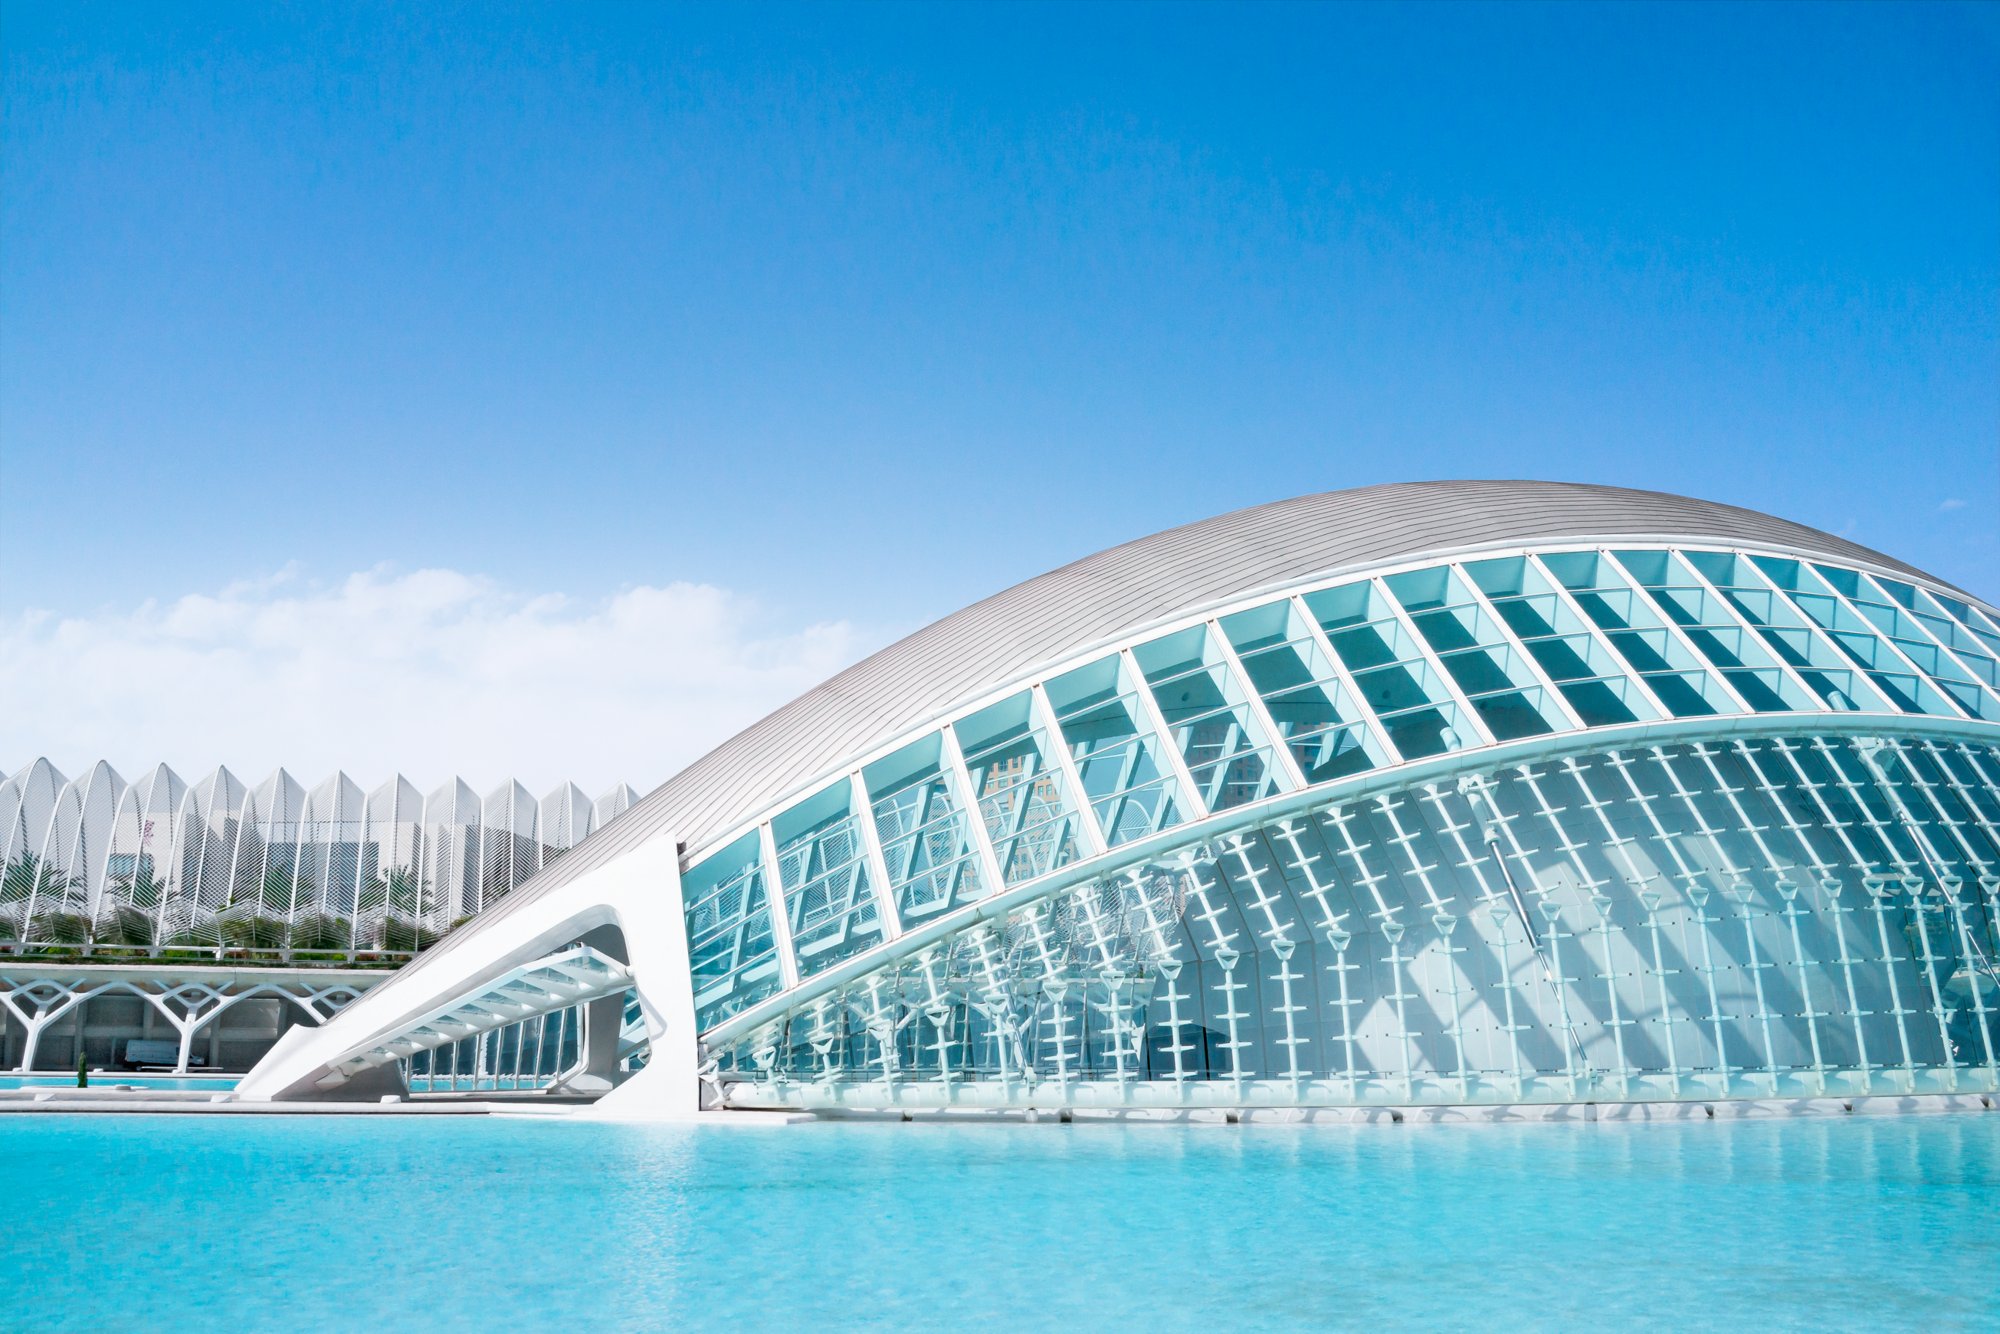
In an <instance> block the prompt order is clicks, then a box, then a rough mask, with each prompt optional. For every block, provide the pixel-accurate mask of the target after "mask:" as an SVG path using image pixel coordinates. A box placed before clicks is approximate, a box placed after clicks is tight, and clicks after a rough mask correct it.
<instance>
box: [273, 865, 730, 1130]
mask: <svg viewBox="0 0 2000 1334" xmlns="http://www.w3.org/2000/svg"><path fill="white" fill-rule="evenodd" d="M576 942H582V943H584V944H587V945H589V946H590V947H591V948H592V949H593V950H595V951H598V952H600V953H603V954H613V955H615V953H617V952H622V953H623V954H624V955H625V959H624V962H623V967H624V970H625V973H626V976H625V977H624V978H622V979H619V978H612V977H606V978H604V979H603V981H604V984H605V985H607V986H609V985H611V983H612V982H613V981H623V982H624V983H625V984H627V985H629V986H630V987H631V988H632V989H634V990H635V991H636V992H637V993H638V998H639V1004H640V1009H641V1011H642V1013H643V1014H644V1017H645V1023H646V1029H647V1033H648V1036H649V1039H650V1042H651V1049H652V1054H651V1057H650V1059H649V1060H648V1061H647V1064H646V1066H645V1068H644V1069H643V1070H641V1071H639V1072H638V1073H637V1074H635V1075H633V1076H632V1077H631V1078H630V1079H628V1080H627V1081H626V1082H625V1083H623V1084H621V1085H620V1086H619V1087H617V1088H616V1089H614V1090H612V1092H610V1093H609V1094H606V1095H605V1096H604V1097H603V1098H602V1099H600V1100H599V1101H598V1102H597V1103H596V1104H595V1105H594V1106H593V1107H592V1108H591V1109H590V1111H591V1113H592V1114H593V1115H598V1116H605V1117H626V1116H632V1117H638V1118H642V1119H675V1118H679V1117H689V1116H693V1115H695V1114H696V1113H697V1112H698V1111H699V1110H700V1095H699V1084H698V1078H697V1073H698V1069H699V1053H698V1049H697V1044H696V1035H695V1028H694V990H693V986H692V984H691V980H690V976H689V970H688V952H687V923H686V919H685V917H684V916H683V910H682V906H681V889H680V872H679V862H678V856H677V854H676V852H675V848H674V839H673V837H672V835H671V834H662V835H658V836H655V837H653V838H650V839H647V840H646V841H645V842H643V843H641V844H639V845H638V846H637V847H635V848H633V849H632V850H630V851H629V852H626V853H625V854H624V855H622V856H620V857H617V858H615V859H614V860H612V861H610V862H607V863H605V864H604V865H602V866H599V867H596V868H594V869H592V870H590V871H588V872H585V873H584V874H582V875H579V876H578V877H577V878H576V879H574V880H571V881H569V882H567V883H566V884H563V885H561V886H559V887H557V888H556V889H554V890H553V891H551V892H549V893H547V894H544V895H542V896H540V897H538V898H535V899H532V900H522V901H520V902H518V903H516V904H514V905H511V909H510V911H508V912H506V913H504V914H498V915H496V916H493V917H490V918H488V919H486V920H485V921H483V922H481V923H480V925H479V929H478V930H477V931H474V932H468V933H467V934H466V935H465V936H463V937H461V938H459V939H458V940H457V941H455V942H454V948H452V949H449V950H444V951H440V952H439V953H438V954H435V955H433V956H431V957H429V958H427V959H425V960H424V961H423V962H422V963H420V964H418V965H416V966H413V967H411V968H409V969H407V970H405V971H404V972H403V973H401V974H399V975H398V976H397V977H395V978H394V979H393V980H391V981H390V982H387V983H385V984H384V985H382V986H381V987H379V988H377V989H375V990H373V991H371V992H369V993H368V994H367V995H366V996H363V997H362V998H361V999H360V1000H358V1001H356V1002H355V1003H354V1004H352V1005H350V1006H348V1007H347V1008H346V1009H345V1010H343V1011H341V1012H340V1014H339V1015H337V1016H335V1017H334V1018H333V1019H332V1020H331V1021H330V1022H328V1023H327V1024H326V1025H325V1026H324V1027H321V1028H317V1029H305V1028H295V1029H292V1030H291V1031H290V1032H288V1033H287V1034H286V1035H285V1037H284V1038H283V1039H282V1040H281V1041H280V1042H279V1043H278V1045H277V1046H276V1047H274V1048H273V1049H272V1050H271V1052H270V1054H269V1055H267V1056H266V1057H265V1058H264V1059H263V1060H262V1061H260V1062H258V1064H257V1066H256V1068H254V1069H253V1070H251V1072H250V1073H249V1074H248V1075H246V1076H244V1078H243V1080H242V1081H241V1082H240V1083H239V1084H238V1085H237V1089H236V1095H235V1096H236V1097H237V1098H238V1099H239V1100H241V1101H246V1102H267V1101H282V1100H296V1099H301V1098H308V1099H310V1098H339V1097H341V1096H343V1095H346V1096H353V1095H354V1094H355V1093H362V1092H373V1091H374V1090H373V1088H372V1087H371V1086H370V1085H369V1084H368V1081H367V1080H365V1079H364V1080H356V1079H355V1077H354V1076H355V1075H356V1074H359V1073H365V1070H355V1069H351V1068H344V1066H345V1063H347V1062H348V1061H349V1059H350V1058H351V1057H352V1056H353V1054H354V1053H357V1052H369V1051H373V1050H375V1049H378V1048H380V1049H383V1050H387V1051H391V1052H394V1051H396V1050H397V1049H398V1048H399V1047H409V1046H410V1044H411V1041H412V1039H413V1035H414V1036H415V1038H416V1039H417V1040H419V1041H421V1040H422V1039H423V1035H420V1034H418V1033H417V1030H419V1029H421V1028H423V1027H425V1025H426V1024H428V1023H430V1022H431V1021H433V1020H436V1019H439V1018H440V1016H445V1017H447V1019H448V1018H449V1016H451V1015H453V1014H455V1013H456V1012H457V1011H458V1010H459V1009H460V1007H462V1006H466V1005H470V1006H471V1007H472V1008H473V1010H479V1011H484V1012H486V1013H487V1014H489V1016H490V1017H491V1018H493V1019H496V1020H498V1021H499V1022H505V1023H511V1022H515V1021H516V1020H517V1019H518V1018H519V1017H521V1015H522V1014H523V1013H532V1012H535V1008H534V1007H536V1006H538V1005H544V1004H546V1005H549V1006H550V1007H551V1008H554V1007H555V1002H556V1001H557V1000H558V999H560V997H559V996H550V997H546V998H544V999H543V1000H540V1001H537V1000H533V999H532V998H524V999H523V1004H522V1006H521V1007H516V1010H515V1011H514V1012H510V1011H509V1009H508V1006H507V1004H506V1002H505V997H506V995H507V992H508V987H509V985H510V982H525V983H527V984H528V985H529V986H534V987H540V988H541V989H542V990H544V991H549V992H557V991H559V988H558V987H556V986H553V985H550V984H548V980H547V979H545V978H544V979H539V980H538V979H537V970H538V968H543V967H546V966H547V962H548V960H549V958H550V956H552V955H557V954H559V953H560V952H561V951H563V950H564V949H565V948H566V947H569V946H571V945H573V944H574V943H576ZM572 957H575V956H572ZM557 971H559V972H563V975H564V976H566V977H569V978H570V980H569V981H568V982H565V983H563V984H562V986H563V987H568V988H576V987H578V986H579V985H580V982H579V980H578V979H577V978H576V977H573V976H570V974H569V973H567V972H566V971H564V970H561V969H558V970H557ZM585 989H587V988H585ZM496 991H497V992H499V996H498V997H497V998H494V993H495V992H496ZM600 994H607V993H600ZM488 998H493V999H494V1003H493V1004H492V1005H490V1006H489V1005H486V1004H485V1003H484V1001H485V1000H486V999H488ZM575 1003H577V1001H576V1000H575V999H573V998H572V999H569V1000H562V1001H561V1004H562V1005H565V1006H566V1005H569V1004H575ZM463 1020H464V1022H466V1023H471V1022H485V1021H484V1020H479V1019H476V1017H475V1015H474V1014H473V1013H472V1011H471V1010H468V1011H467V1012H466V1013H465V1014H464V1015H463ZM489 1026H490V1027H497V1026H499V1023H493V1024H491V1025H489ZM462 1036H466V1033H464V1032H459V1033H457V1034H456V1035H455V1036H453V1035H449V1034H447V1040H455V1037H462ZM593 1045H596V1044H593ZM602 1045H603V1047H604V1048H605V1050H606V1051H607V1052H609V1051H612V1050H615V1047H616V1044H615V1043H606V1044H602ZM600 1073H605V1074H609V1073H611V1072H610V1071H604V1072H600Z"/></svg>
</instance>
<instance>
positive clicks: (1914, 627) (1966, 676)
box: [1813, 565, 2000, 721]
mask: <svg viewBox="0 0 2000 1334" xmlns="http://www.w3.org/2000/svg"><path fill="white" fill-rule="evenodd" d="M1813 570H1814V571H1815V572H1816V573H1818V574H1819V576H1820V577H1821V578H1822V579H1825V580H1826V581H1827V582H1828V583H1829V584H1832V585H1833V586H1834V587H1835V588H1837V589H1839V590H1840V591H1841V592H1842V593H1843V594H1845V595H1846V596H1847V598H1848V600H1849V601H1850V602H1852V603H1853V604H1854V608H1855V610H1856V611H1858V612H1860V613H1861V616H1862V617H1863V619H1865V620H1866V621H1867V622H1868V623H1869V624H1871V625H1872V626H1873V627H1874V628H1875V629H1876V631H1878V632H1879V633H1881V634H1884V635H1887V636H1888V637H1889V638H1890V639H1891V640H1893V641H1894V642H1895V645H1896V647H1897V648H1898V649H1900V650H1901V651H1902V654H1903V656H1904V657H1905V658H1907V659H1909V660H1910V661H1911V662H1912V663H1915V664H1916V666H1917V669H1918V670H1919V671H1921V672H1923V673H1924V675H1925V676H1926V677H1927V678H1929V680H1930V682H1931V684H1932V685H1934V686H1936V687H1937V688H1938V690H1939V691H1941V692H1942V693H1943V694H1945V695H1946V696H1947V697H1949V698H1950V699H1951V700H1952V702H1953V703H1955V704H1957V705H1958V706H1959V707H1960V708H1961V709H1963V710H1964V711H1965V712H1966V713H1969V714H1971V715H1972V716H1973V717H1975V718H1984V719H1986V720H1988V721H1995V720H2000V699H1994V698H1992V697H1991V696H1988V695H1987V694H1986V693H1985V692H1984V691H1982V690H1980V689H1979V684H1980V677H1978V676H1975V675H1974V674H1973V671H1972V670H1971V669H1970V668H1969V667H1968V666H1967V664H1966V662H1965V661H1962V660H1961V658H1960V657H1959V656H1957V655H1955V654H1952V653H1948V652H1946V651H1945V649H1944V648H1942V647H1940V645H1939V643H1938V640H1937V639H1934V638H1933V637H1932V635H1933V633H1934V632H1933V631H1932V630H1931V628H1930V627H1929V626H1928V625H1927V624H1925V623H1924V622H1923V621H1922V620H1921V618H1919V617H1918V616H1917V615H1916V613H1915V612H1914V611H1912V610H1911V609H1910V607H1909V604H1908V603H1906V602H1904V601H1903V600H1902V599H1900V598H1896V597H1894V596H1893V595H1892V594H1890V593H1888V592H1886V591H1884V589H1883V587H1882V585H1881V584H1879V583H1878V582H1877V581H1876V580H1874V579H1871V578H1869V577H1868V576H1867V575H1865V574H1861V573H1858V572H1856V571H1853V570H1843V569H1840V568H1838V567H1837V566H1830V565H1815V566H1813ZM1903 591H1904V593H1905V594H1913V593H1914V592H1915V590H1914V589H1911V588H1908V587H1907V586H1906V587H1905V588H1904V590H1903ZM1939 619H1942V618H1939ZM1966 638H1967V639H1970V636H1966ZM1979 660H1980V661H1983V662H1985V663H1987V664H1989V665H1990V664H1991V662H1992V660H1991V659H1989V658H1984V657H1983V655H1982V656H1981V657H1980V659H1979Z"/></svg>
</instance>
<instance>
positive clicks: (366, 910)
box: [355, 866, 438, 953]
mask: <svg viewBox="0 0 2000 1334" xmlns="http://www.w3.org/2000/svg"><path fill="white" fill-rule="evenodd" d="M429 887H430V882H429V881H428V880H425V879H424V878H423V877H422V876H420V875H418V874H417V872H416V870H415V868H413V867H408V866H392V867H390V868H389V869H388V870H387V871H384V872H382V873H381V874H379V875H377V876H376V877H375V878H374V879H373V880H372V881H370V882H369V883H368V886H367V887H366V888H365V889H363V890H362V891H361V899H360V902H359V904H357V905H356V907H357V911H356V913H355V916H356V917H358V918H360V919H361V920H363V921H367V920H368V919H369V918H370V917H371V916H372V915H373V914H375V913H377V912H380V913H381V914H382V916H381V919H380V920H379V921H377V922H375V923H374V930H373V931H371V932H370V933H369V934H370V935H371V936H372V937H373V938H374V941H375V947H376V948H377V949H384V950H407V951H410V952H412V953H414V952H416V951H418V950H423V949H428V948H429V947H430V946H432V945H434V944H436V943H437V940H438V933H437V932H436V931H434V930H431V929H430V928H428V927H426V926H424V925H423V922H422V919H421V915H422V912H423V900H424V891H425V890H426V889H428V888H429Z"/></svg>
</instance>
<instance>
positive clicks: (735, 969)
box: [681, 833, 780, 1030]
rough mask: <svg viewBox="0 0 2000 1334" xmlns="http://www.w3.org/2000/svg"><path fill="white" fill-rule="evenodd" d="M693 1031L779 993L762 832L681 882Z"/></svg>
mask: <svg viewBox="0 0 2000 1334" xmlns="http://www.w3.org/2000/svg"><path fill="white" fill-rule="evenodd" d="M681 902H682V904H683V906H684V909H685V911H686V914H687V931H688V967H689V971H690V972H691V973H692V974H693V978H694V1018H695V1027H696V1028H699V1029H702V1030H707V1029H710V1028H713V1027H715V1025H717V1024H719V1023H721V1022H722V1021H723V1020H724V1019H727V1018H728V1017H729V1016H730V1015H732V1014H735V1013H736V1012H737V1011H739V1010H742V1009H745V1008H746V1007H748V1006H751V1005H754V1004H756V1003H757V1002H758V1001H760V1000H763V999H764V998H765V997H766V996H771V995H775V994H776V993H777V990H778V987H779V984H780V978H779V975H778V946H777V941H776V940H775V938H774V937H773V936H772V934H771V906H770V898H769V896H767V895H766V894H765V892H764V868H763V866H762V864H761V862H760V860H759V852H758V839H757V836H756V834H754V833H752V834H748V835H746V836H744V837H743V838H740V839H738V840H736V842H734V843H732V844H730V845H729V846H728V847H727V848H724V849H723V850H722V851H721V852H718V853H716V854H715V855H714V856H712V857H710V858H708V859H707V860H706V861H704V862H702V863H701V865H699V866H696V867H694V868H692V869H691V870H689V871H688V873H687V874H686V875H684V876H682V877H681Z"/></svg>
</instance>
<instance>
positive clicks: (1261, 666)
mask: <svg viewBox="0 0 2000 1334" xmlns="http://www.w3.org/2000/svg"><path fill="white" fill-rule="evenodd" d="M1221 625H1222V631H1223V633H1224V634H1225V635H1227V636H1228V637H1229V641H1230V643H1231V645H1232V646H1234V648H1235V649H1236V653H1237V656H1238V657H1239V658H1240V659H1241V660H1242V662H1243V670H1244V671H1245V672H1246V673H1248V674H1249V677H1250V684H1251V686H1252V688H1254V689H1255V690H1256V691H1257V693H1258V694H1259V695H1261V696H1262V697H1263V700H1264V708H1265V711H1266V712H1268V713H1269V714H1270V715H1271V721H1272V723H1273V724H1274V725H1275V726H1276V727H1277V729H1278V733H1279V735H1280V736H1281V737H1282V738H1283V740H1284V743H1285V745H1286V746H1288V747H1289V748H1290V749H1291V752H1292V758H1293V759H1294V760H1295V761H1297V763H1298V766H1299V770H1300V772H1302V773H1303V774H1304V775H1305V779H1306V782H1308V783H1325V782H1330V781H1331V780H1333V779H1336V778H1343V777H1346V776H1347V775H1349V774H1356V773H1361V772H1363V771H1365V770H1368V769H1378V768H1381V767H1382V766H1383V765H1385V764H1387V763H1389V759H1388V757H1387V756H1386V755H1385V754H1383V752H1382V743H1381V742H1380V741H1378V740H1376V738H1375V735H1374V733H1372V732H1371V731H1369V730H1368V727H1367V726H1366V724H1365V723H1364V721H1363V719H1364V718H1365V717H1366V715H1365V714H1364V713H1363V712H1362V711H1361V707H1360V705H1359V704H1358V703H1356V702H1355V699H1354V697H1353V694H1352V693H1351V692H1350V691H1349V690H1348V689H1347V687H1346V686H1345V685H1343V684H1342V683H1341V681H1340V675H1339V673H1338V672H1337V671H1336V670H1335V668H1334V666H1333V663H1332V661H1331V660H1330V659H1329V658H1328V657H1327V655H1326V651H1325V650H1324V649H1322V648H1321V647H1320V646H1319V641H1318V640H1317V639H1315V638H1314V636H1313V634H1312V631H1311V629H1310V627H1308V626H1307V625H1306V624H1305V621H1304V618H1303V617H1301V616H1300V615H1299V614H1298V611H1297V609H1296V608H1295V607H1294V606H1293V605H1292V604H1291V603H1290V602H1278V603H1273V604H1272V605H1270V606H1268V607H1259V608H1257V609H1256V610H1254V611H1246V612H1240V613H1238V614H1237V615H1235V616H1229V617H1225V618H1224V619H1223V620H1222V622H1221Z"/></svg>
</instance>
